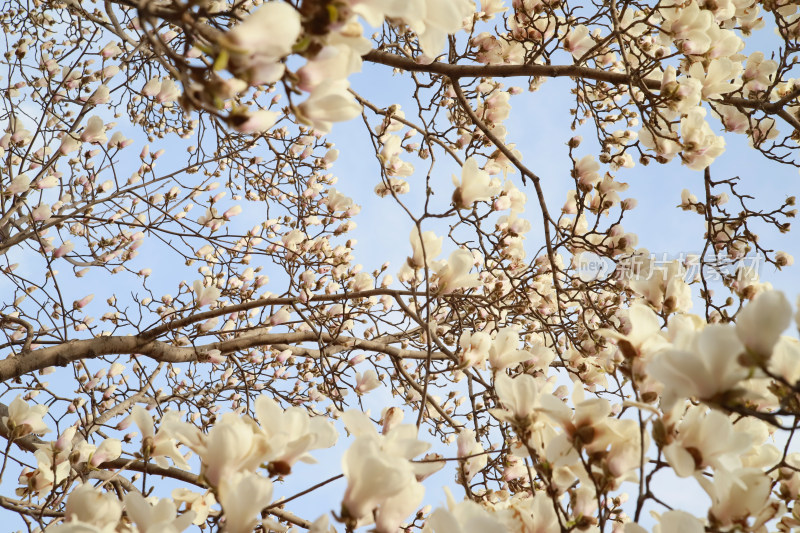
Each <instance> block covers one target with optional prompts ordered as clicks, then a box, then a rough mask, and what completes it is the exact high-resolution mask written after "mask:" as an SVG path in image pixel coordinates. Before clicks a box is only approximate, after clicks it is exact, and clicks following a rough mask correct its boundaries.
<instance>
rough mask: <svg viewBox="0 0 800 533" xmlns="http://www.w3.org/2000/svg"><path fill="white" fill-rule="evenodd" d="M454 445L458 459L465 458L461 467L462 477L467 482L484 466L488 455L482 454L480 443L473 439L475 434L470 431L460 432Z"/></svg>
mask: <svg viewBox="0 0 800 533" xmlns="http://www.w3.org/2000/svg"><path fill="white" fill-rule="evenodd" d="M456 443H457V444H458V457H459V458H464V457H466V459H465V460H464V467H463V468H464V477H465V478H466V481H469V480H471V479H472V478H473V477H475V474H477V473H478V472H480V471H481V470H483V468H484V467H485V466H486V463H487V462H488V455H487V454H486V453H484V449H483V447H482V446H481V444H480V442H478V441H477V440H476V439H475V432H474V431H472V430H471V429H463V430H461V431H460V432H459V433H458V438H457V439H456Z"/></svg>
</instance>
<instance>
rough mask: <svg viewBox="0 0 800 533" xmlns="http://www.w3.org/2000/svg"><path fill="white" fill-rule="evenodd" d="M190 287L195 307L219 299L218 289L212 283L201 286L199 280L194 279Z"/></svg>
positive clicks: (201, 283) (203, 305)
mask: <svg viewBox="0 0 800 533" xmlns="http://www.w3.org/2000/svg"><path fill="white" fill-rule="evenodd" d="M192 288H193V289H194V294H195V305H197V307H205V306H206V305H210V304H213V303H214V302H216V301H217V300H218V299H219V296H220V294H221V293H220V290H219V289H218V288H216V287H215V286H214V285H211V286H210V287H205V286H203V282H202V281H201V280H196V281H195V282H194V283H192Z"/></svg>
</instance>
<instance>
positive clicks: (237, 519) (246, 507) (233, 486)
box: [190, 472, 283, 533]
mask: <svg viewBox="0 0 800 533" xmlns="http://www.w3.org/2000/svg"><path fill="white" fill-rule="evenodd" d="M220 494H221V497H220V501H219V503H220V504H221V505H222V511H223V513H224V516H225V531H226V532H229V533H250V532H251V531H253V528H254V527H255V526H256V524H258V523H261V522H262V520H261V517H260V516H259V515H260V513H261V510H262V509H263V508H264V507H266V506H267V505H269V502H270V501H271V500H272V482H270V480H268V479H267V478H265V477H263V476H260V475H258V474H255V473H253V472H235V473H233V474H231V475H230V476H226V477H225V478H223V479H222V485H221V487H220ZM190 512H191V511H190ZM268 522H270V524H268V525H274V526H276V527H275V530H276V531H280V530H282V529H283V528H282V527H281V526H279V525H278V524H272V523H271V521H268Z"/></svg>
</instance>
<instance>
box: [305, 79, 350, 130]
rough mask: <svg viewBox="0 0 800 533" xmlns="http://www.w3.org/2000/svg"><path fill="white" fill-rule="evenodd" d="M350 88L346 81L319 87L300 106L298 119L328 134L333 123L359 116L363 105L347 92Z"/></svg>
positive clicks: (324, 84)
mask: <svg viewBox="0 0 800 533" xmlns="http://www.w3.org/2000/svg"><path fill="white" fill-rule="evenodd" d="M348 87H349V83H348V82H347V81H346V80H336V81H332V82H330V83H323V84H320V85H318V86H317V87H315V88H314V90H313V91H312V92H311V94H310V95H309V97H308V98H307V99H306V100H305V101H304V102H303V103H301V104H300V105H299V106H298V108H297V110H296V112H297V117H298V119H300V120H301V121H302V122H304V123H306V124H309V125H311V126H312V127H313V128H314V129H316V130H317V131H320V132H323V133H327V132H329V131H330V130H331V126H332V123H333V122H343V121H345V120H350V119H352V118H354V117H356V116H358V115H359V113H361V105H359V104H358V103H357V102H356V101H355V99H354V98H353V96H352V95H351V94H350V93H348V92H347V89H348Z"/></svg>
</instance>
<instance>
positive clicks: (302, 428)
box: [255, 396, 339, 474]
mask: <svg viewBox="0 0 800 533" xmlns="http://www.w3.org/2000/svg"><path fill="white" fill-rule="evenodd" d="M255 411H256V418H258V422H259V423H260V425H261V430H260V432H259V433H260V435H261V436H262V438H263V439H264V441H265V442H266V443H267V450H266V453H265V454H264V457H263V458H262V461H263V462H268V463H269V465H268V468H272V469H274V470H276V471H278V472H279V473H282V474H285V473H288V472H286V470H288V469H291V467H292V466H293V465H294V464H295V463H296V462H297V461H302V462H304V463H315V462H316V461H315V460H314V458H313V457H312V456H311V455H310V454H309V453H308V452H309V451H311V450H318V449H320V448H330V447H331V446H333V445H334V444H336V439H337V438H338V436H339V434H338V433H337V431H336V429H335V428H334V427H333V424H332V423H331V422H330V420H328V419H326V418H324V417H319V416H314V417H312V416H308V411H306V410H305V409H303V408H301V407H289V408H288V409H286V410H284V409H282V408H281V406H280V405H278V403H277V402H276V401H275V400H273V399H271V398H269V397H267V396H259V397H258V398H256V402H255Z"/></svg>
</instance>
